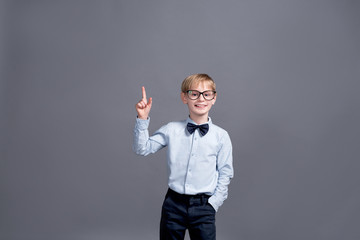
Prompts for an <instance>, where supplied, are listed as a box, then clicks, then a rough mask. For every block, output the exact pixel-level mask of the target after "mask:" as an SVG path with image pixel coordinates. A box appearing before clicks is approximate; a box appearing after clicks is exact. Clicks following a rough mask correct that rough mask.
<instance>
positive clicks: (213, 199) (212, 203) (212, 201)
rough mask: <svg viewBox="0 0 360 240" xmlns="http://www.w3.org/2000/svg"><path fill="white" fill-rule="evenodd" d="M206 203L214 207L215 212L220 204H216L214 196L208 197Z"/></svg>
mask: <svg viewBox="0 0 360 240" xmlns="http://www.w3.org/2000/svg"><path fill="white" fill-rule="evenodd" d="M208 203H209V204H210V205H211V206H212V207H213V208H214V209H215V211H216V212H217V211H218V210H219V207H220V205H218V204H216V200H215V197H213V196H212V197H210V198H209V200H208Z"/></svg>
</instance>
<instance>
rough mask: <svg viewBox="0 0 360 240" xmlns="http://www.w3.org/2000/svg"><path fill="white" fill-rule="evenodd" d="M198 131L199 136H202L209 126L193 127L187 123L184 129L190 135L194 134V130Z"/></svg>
mask: <svg viewBox="0 0 360 240" xmlns="http://www.w3.org/2000/svg"><path fill="white" fill-rule="evenodd" d="M197 128H198V129H199V130H200V134H201V136H204V135H205V134H206V133H207V132H208V131H209V124H207V123H206V124H202V125H195V124H192V123H188V124H187V126H186V129H187V130H188V132H189V133H190V134H192V133H193V132H195V130H196V129H197Z"/></svg>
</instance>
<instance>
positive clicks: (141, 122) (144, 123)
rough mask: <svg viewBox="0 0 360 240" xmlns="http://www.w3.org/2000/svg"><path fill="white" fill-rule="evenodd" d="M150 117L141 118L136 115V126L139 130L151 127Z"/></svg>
mask: <svg viewBox="0 0 360 240" xmlns="http://www.w3.org/2000/svg"><path fill="white" fill-rule="evenodd" d="M149 123H150V117H148V119H146V120H145V119H140V118H138V117H136V122H135V128H136V129H138V130H146V129H148V127H149Z"/></svg>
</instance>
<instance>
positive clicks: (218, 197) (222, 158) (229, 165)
mask: <svg viewBox="0 0 360 240" xmlns="http://www.w3.org/2000/svg"><path fill="white" fill-rule="evenodd" d="M221 142H222V146H221V148H220V150H219V153H218V156H217V170H218V173H219V177H218V181H217V185H216V188H215V192H214V194H213V195H212V196H211V197H210V198H209V203H210V204H211V206H213V208H214V209H215V210H216V211H218V209H219V207H220V206H221V205H222V204H223V202H224V201H225V199H226V198H227V196H228V185H229V184H230V181H231V179H232V178H233V176H234V169H233V157H232V144H231V140H230V137H229V135H228V134H227V133H226V134H225V135H224V137H223V139H222V141H221Z"/></svg>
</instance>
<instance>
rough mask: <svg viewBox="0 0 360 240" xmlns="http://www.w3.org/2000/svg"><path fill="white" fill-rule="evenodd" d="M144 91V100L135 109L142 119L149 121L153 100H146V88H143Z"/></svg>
mask: <svg viewBox="0 0 360 240" xmlns="http://www.w3.org/2000/svg"><path fill="white" fill-rule="evenodd" d="M141 90H142V99H141V100H140V101H139V102H138V103H137V104H136V105H135V109H136V112H137V115H138V118H140V119H148V117H149V113H150V109H151V105H152V98H149V101H148V100H147V98H146V91H145V87H142V88H141Z"/></svg>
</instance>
